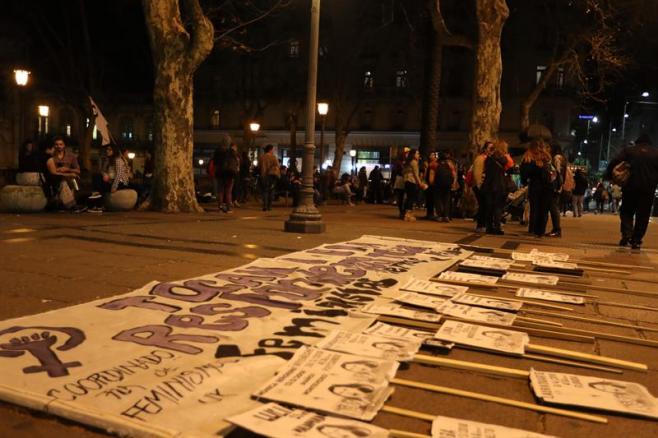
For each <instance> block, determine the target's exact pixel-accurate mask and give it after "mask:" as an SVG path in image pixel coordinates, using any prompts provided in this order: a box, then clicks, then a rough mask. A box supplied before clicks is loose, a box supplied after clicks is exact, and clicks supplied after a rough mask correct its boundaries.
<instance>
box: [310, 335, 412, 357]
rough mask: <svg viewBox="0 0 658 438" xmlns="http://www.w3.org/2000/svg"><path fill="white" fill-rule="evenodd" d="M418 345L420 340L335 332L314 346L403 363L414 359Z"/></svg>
mask: <svg viewBox="0 0 658 438" xmlns="http://www.w3.org/2000/svg"><path fill="white" fill-rule="evenodd" d="M420 344H421V341H420V340H413V341H412V340H407V339H402V338H400V339H393V338H390V337H384V336H377V335H368V334H365V333H352V332H347V331H344V330H335V331H333V332H331V333H330V334H329V335H328V336H327V337H326V338H324V339H322V340H321V341H320V342H318V343H317V344H315V346H316V347H317V348H323V349H325V350H332V351H340V352H342V353H349V354H358V355H361V356H367V357H375V358H377V359H387V360H398V361H401V362H405V361H410V360H412V359H413V358H414V355H415V354H416V353H417V352H418V350H419V349H420Z"/></svg>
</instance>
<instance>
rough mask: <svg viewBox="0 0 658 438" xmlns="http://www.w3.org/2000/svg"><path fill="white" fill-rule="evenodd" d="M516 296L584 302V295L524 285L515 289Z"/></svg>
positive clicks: (565, 301) (558, 301)
mask: <svg viewBox="0 0 658 438" xmlns="http://www.w3.org/2000/svg"><path fill="white" fill-rule="evenodd" d="M516 296H517V297H519V298H532V299H535V300H544V301H554V302H557V303H569V304H585V298H584V297H578V296H575V295H567V294H561V293H557V292H552V291H549V290H541V289H531V288H526V287H522V288H519V289H518V290H517V291H516Z"/></svg>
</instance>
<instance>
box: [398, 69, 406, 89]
mask: <svg viewBox="0 0 658 438" xmlns="http://www.w3.org/2000/svg"><path fill="white" fill-rule="evenodd" d="M407 85H408V83H407V70H405V69H399V70H397V71H396V72H395V88H407Z"/></svg>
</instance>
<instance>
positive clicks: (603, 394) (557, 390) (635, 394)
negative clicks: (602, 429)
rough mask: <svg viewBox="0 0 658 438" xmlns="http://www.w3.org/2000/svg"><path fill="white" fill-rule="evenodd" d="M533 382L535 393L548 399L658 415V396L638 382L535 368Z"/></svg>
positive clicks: (548, 400)
mask: <svg viewBox="0 0 658 438" xmlns="http://www.w3.org/2000/svg"><path fill="white" fill-rule="evenodd" d="M530 384H531V385H532V390H533V391H534V392H535V395H536V396H537V397H539V398H540V399H542V400H543V401H545V402H547V403H557V404H561V405H571V406H583V407H586V408H595V409H602V410H605V411H614V412H622V413H626V414H633V415H639V416H642V417H649V418H656V419H658V399H656V398H655V397H654V396H652V395H651V394H650V393H649V391H648V390H647V388H645V387H644V386H642V385H640V384H638V383H633V382H624V381H622V380H611V379H605V378H601V377H590V376H580V375H577V374H566V373H552V372H544V371H536V370H534V369H532V370H531V371H530Z"/></svg>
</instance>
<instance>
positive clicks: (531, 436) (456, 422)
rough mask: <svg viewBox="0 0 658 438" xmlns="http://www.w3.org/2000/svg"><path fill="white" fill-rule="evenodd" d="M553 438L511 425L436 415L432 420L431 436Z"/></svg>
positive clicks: (443, 437) (441, 437) (433, 437)
mask: <svg viewBox="0 0 658 438" xmlns="http://www.w3.org/2000/svg"><path fill="white" fill-rule="evenodd" d="M447 437H454V438H555V437H551V436H549V435H544V434H541V433H534V432H528V431H527V430H521V429H513V428H511V427H504V426H498V425H495V424H487V423H479V422H477V421H469V420H462V419H461V418H451V417H442V416H440V415H439V416H437V417H436V418H435V419H434V421H432V438H447Z"/></svg>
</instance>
